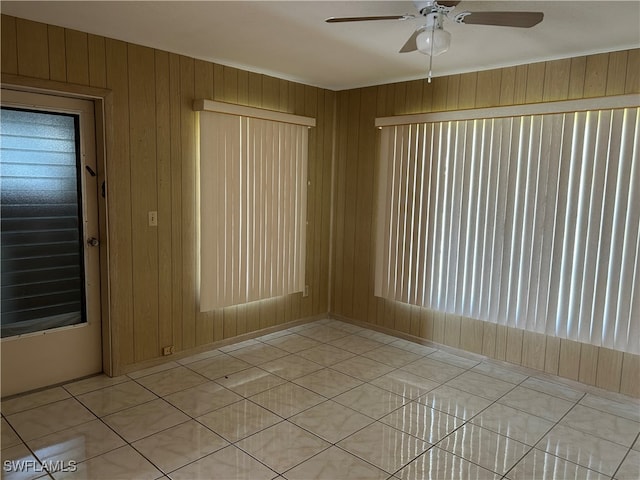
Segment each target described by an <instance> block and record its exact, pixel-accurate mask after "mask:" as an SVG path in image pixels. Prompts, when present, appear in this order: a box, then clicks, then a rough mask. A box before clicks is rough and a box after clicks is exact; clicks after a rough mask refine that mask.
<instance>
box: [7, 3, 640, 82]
mask: <svg viewBox="0 0 640 480" xmlns="http://www.w3.org/2000/svg"><path fill="white" fill-rule="evenodd" d="M1 10H2V13H6V14H9V15H14V16H17V17H22V18H27V19H31V20H36V21H40V22H45V23H49V24H52V25H60V26H64V27H68V28H73V29H77V30H81V31H84V32H89V33H95V34H98V35H104V36H107V37H111V38H116V39H119V40H125V41H128V42H132V43H136V44H140V45H145V46H150V47H155V48H158V49H161V50H166V51H169V52H174V53H179V54H183V55H188V56H191V57H195V58H199V59H203V60H209V61H212V62H216V63H220V64H223V65H229V66H234V67H238V68H242V69H245V70H249V71H254V72H259V73H265V74H269V75H273V76H276V77H280V78H285V79H288V80H294V81H298V82H302V83H306V84H309V85H316V86H320V87H324V88H329V89H332V90H342V89H346V88H354V87H360V86H367V85H376V84H382V83H391V82H396V81H403V80H413V79H417V78H424V77H425V76H426V72H427V63H428V59H429V57H428V56H425V55H423V54H421V53H419V52H412V53H404V54H400V53H398V50H399V49H400V48H401V47H402V45H403V44H404V43H405V41H406V40H407V38H408V37H409V36H410V35H411V34H412V33H413V31H414V30H415V29H416V28H417V27H418V26H419V25H421V24H422V23H424V21H423V20H424V19H422V18H421V17H420V16H418V18H416V19H413V20H406V21H376V22H358V23H346V24H345V23H343V24H327V23H325V22H324V20H325V19H326V18H328V17H331V16H336V17H339V16H362V15H390V14H391V15H402V14H405V13H416V11H415V7H414V5H413V2H411V1H343V2H331V1H258V2H249V1H231V2H221V1H199V2H188V1H123V2H115V1H73V2H58V1H45V2H31V1H19V2H11V1H3V2H2V4H1ZM464 10H471V11H485V10H489V11H501V10H522V11H541V12H544V14H545V18H544V20H543V22H542V23H541V24H539V25H537V26H535V27H533V28H531V29H520V28H505V27H488V26H478V25H459V24H455V23H453V22H451V21H447V22H446V23H445V29H446V30H448V31H450V32H451V35H452V42H451V48H450V49H449V51H448V52H447V53H445V54H443V55H441V56H439V57H434V62H433V75H434V76H441V75H450V74H454V73H463V72H469V71H479V70H486V69H490V68H496V67H503V66H511V65H518V64H523V63H531V62H537V61H543V60H551V59H558V58H568V57H573V56H579V55H586V54H591V53H601V52H608V51H616V50H623V49H628V48H637V47H640V1H638V0H629V1H608V0H601V1H599V2H596V1H579V2H576V1H472V0H466V1H463V2H462V3H461V4H460V5H458V7H457V8H456V10H455V12H460V11H464ZM421 20H422V23H421Z"/></svg>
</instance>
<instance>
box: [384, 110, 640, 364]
mask: <svg viewBox="0 0 640 480" xmlns="http://www.w3.org/2000/svg"><path fill="white" fill-rule="evenodd" d="M639 110H640V109H638V108H636V107H632V108H615V109H602V110H593V111H580V112H571V113H553V114H540V115H537V114H536V115H521V116H509V117H499V118H476V119H471V120H455V121H436V122H430V123H413V124H407V125H395V126H385V127H383V128H382V131H381V149H380V176H379V179H380V181H379V185H378V210H377V238H376V240H377V244H376V249H377V251H376V252H377V258H376V279H375V294H376V295H377V296H380V297H384V298H388V299H391V300H397V301H400V302H405V303H410V304H414V305H420V306H424V307H429V308H432V309H435V310H439V311H444V312H449V313H454V314H458V315H463V316H466V317H470V318H475V319H480V320H484V321H488V322H494V323H498V324H501V325H508V326H511V327H516V328H520V329H525V330H529V331H533V332H539V333H544V334H547V335H552V336H557V337H561V338H568V339H571V340H576V341H580V342H584V343H590V344H594V345H598V346H604V347H607V348H612V349H615V350H621V351H627V352H631V353H640V291H639V290H640V251H639V250H640V161H639V159H638V155H639V153H638V151H639V148H640V134H639V128H640V127H639V122H640V119H639V118H638V117H639V114H640V112H639Z"/></svg>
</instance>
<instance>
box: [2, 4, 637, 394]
mask: <svg viewBox="0 0 640 480" xmlns="http://www.w3.org/2000/svg"><path fill="white" fill-rule="evenodd" d="M1 41H2V44H1V48H2V66H1V70H2V73H3V74H8V75H18V76H20V77H23V78H28V79H38V80H42V81H52V82H61V83H60V84H66V85H73V86H86V87H96V88H102V89H108V90H110V91H111V92H112V101H113V109H112V112H111V113H112V115H111V118H110V119H108V120H110V123H109V124H108V125H106V131H107V136H108V138H107V145H109V146H110V148H109V150H108V151H107V161H106V163H107V172H106V175H107V183H108V221H109V224H108V227H109V253H110V257H109V262H110V263H109V274H110V277H109V278H110V284H109V288H110V305H109V307H110V311H111V328H112V332H111V333H112V355H113V367H114V369H113V373H114V374H118V373H122V372H124V371H129V370H132V369H134V368H136V365H137V364H143V363H148V362H150V361H151V362H152V361H154V359H159V358H160V357H161V349H162V347H163V346H165V345H175V348H176V351H177V352H180V351H185V350H189V349H194V348H196V347H198V346H204V345H207V344H209V343H212V342H214V341H218V340H222V339H227V338H231V337H234V336H237V335H241V334H243V333H248V332H252V331H256V330H259V329H262V328H266V327H269V326H274V325H278V324H281V323H285V322H288V321H292V320H296V319H302V318H308V317H310V316H313V315H318V314H323V313H326V312H327V310H328V308H330V310H331V311H332V312H335V313H337V314H339V315H343V316H345V317H349V318H353V319H357V320H362V321H367V322H371V323H374V324H378V325H382V326H385V327H387V328H391V329H394V330H397V331H400V332H404V333H408V334H412V335H415V336H418V337H421V338H426V339H430V340H433V341H435V342H439V343H444V344H447V345H451V346H454V347H459V348H463V349H466V350H469V351H472V352H477V353H481V354H484V355H487V356H489V357H492V358H497V359H501V360H506V361H509V362H512V363H516V364H521V365H525V366H528V367H532V368H537V369H539V370H544V371H546V372H549V373H553V374H558V375H561V376H564V377H567V378H572V379H575V380H580V381H582V382H585V383H589V384H593V385H598V386H601V387H604V388H607V389H609V390H614V391H621V392H623V393H628V394H631V395H635V396H640V381H639V377H640V357H638V356H634V355H628V354H622V353H620V352H615V351H612V350H608V349H604V348H598V347H594V346H591V345H585V344H579V343H576V342H572V341H565V340H560V339H558V338H554V337H546V336H544V335H539V334H533V333H529V332H524V331H522V330H516V329H512V328H509V327H502V326H497V325H494V324H489V323H484V322H480V321H477V320H472V319H467V318H461V317H457V316H452V315H444V314H442V313H438V312H431V311H428V310H426V309H421V308H418V307H410V306H407V305H403V304H399V303H394V302H389V301H385V300H382V299H380V298H377V297H375V296H374V295H373V279H374V277H373V265H374V258H373V254H374V251H373V243H372V239H373V228H372V227H373V214H374V212H373V208H374V185H375V184H376V168H377V162H376V158H377V157H376V155H377V152H376V145H377V136H376V135H377V134H376V130H375V129H374V127H373V119H374V118H375V117H377V116H390V115H402V114H410V113H420V112H431V111H443V110H456V109H464V108H478V107H489V106H498V105H514V104H522V103H535V102H541V101H554V100H565V99H576V98H588V97H598V96H603V95H617V94H623V93H632V92H640V50H630V51H622V52H615V53H610V54H600V55H592V56H587V57H578V58H573V59H566V60H558V61H552V62H544V63H536V64H531V65H523V66H518V67H512V68H503V69H497V70H489V71H484V72H477V73H470V74H463V75H453V76H449V77H442V78H435V79H434V80H433V83H431V84H428V83H427V82H426V81H423V80H417V81H413V82H403V83H397V84H393V85H381V86H377V87H369V88H362V89H354V90H348V91H342V92H338V93H336V92H331V91H328V90H323V89H318V88H314V87H309V86H305V85H301V84H296V83H292V82H288V81H284V80H280V79H276V78H273V77H268V76H264V75H259V74H254V73H250V72H246V71H242V70H238V69H234V68H229V67H224V66H221V65H216V64H212V63H209V62H205V61H200V60H194V59H192V58H188V57H184V56H180V55H176V54H172V53H168V52H163V51H160V50H154V49H151V48H146V47H141V46H137V45H133V44H128V43H125V42H121V41H118V40H112V39H108V38H104V37H100V36H95V35H91V34H86V33H82V32H77V31H73V30H68V29H64V28H60V27H56V26H52V25H46V24H42V23H36V22H31V21H28V20H23V19H19V18H14V17H9V16H5V15H2V40H1ZM202 97H204V98H208V99H213V100H219V101H226V102H233V103H238V104H243V105H250V106H256V107H263V108H268V109H274V110H279V111H283V112H288V113H294V114H299V115H308V116H315V117H316V118H317V121H318V126H317V128H315V129H313V130H312V131H311V134H310V153H309V179H310V181H311V184H310V187H309V203H308V213H307V216H308V220H309V226H308V235H307V238H308V244H307V259H306V269H307V283H308V284H309V285H310V294H309V296H308V297H305V298H302V296H301V295H299V294H296V295H290V296H288V297H285V298H279V299H275V300H268V301H264V302H256V303H252V304H248V305H245V306H240V307H234V308H228V309H224V310H220V311H214V312H210V313H206V314H202V313H200V312H199V311H198V308H197V291H196V290H197V278H196V273H197V264H196V261H197V251H196V216H195V214H196V196H195V192H196V189H195V182H196V168H195V167H196V163H195V162H196V157H195V155H196V151H195V148H196V144H195V139H194V125H195V115H194V113H193V112H192V109H191V102H192V100H193V99H194V98H202ZM334 111H336V113H337V120H336V124H335V125H334V123H333V122H334ZM334 132H335V135H336V154H337V155H336V176H335V182H336V189H335V192H334V194H335V200H336V201H335V205H334V209H333V212H331V206H330V199H331V193H332V192H331V180H332V179H331V154H332V142H333V136H334ZM150 210H156V211H158V219H159V221H158V227H155V228H154V227H148V226H147V212H148V211H150ZM331 213H333V215H334V224H333V230H334V235H333V239H334V240H333V245H332V248H333V257H332V259H330V258H329V242H330V238H329V233H330V230H331V228H330V216H331ZM330 261H331V262H332V265H331V268H332V271H333V274H332V279H331V282H332V285H331V299H332V300H331V305H330V306H328V298H329V286H328V285H329V280H330V279H329V263H330Z"/></svg>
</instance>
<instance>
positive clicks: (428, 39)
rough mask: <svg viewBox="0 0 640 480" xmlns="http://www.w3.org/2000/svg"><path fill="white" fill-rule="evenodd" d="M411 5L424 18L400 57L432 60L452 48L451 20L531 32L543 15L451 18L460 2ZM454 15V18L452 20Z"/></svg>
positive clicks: (479, 14)
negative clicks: (415, 55) (412, 55)
mask: <svg viewBox="0 0 640 480" xmlns="http://www.w3.org/2000/svg"><path fill="white" fill-rule="evenodd" d="M413 3H414V5H415V7H416V9H417V11H418V12H419V15H420V16H422V17H424V18H425V23H424V24H422V25H420V26H419V27H418V28H417V29H416V30H415V32H413V34H412V35H411V36H410V37H409V39H408V40H407V41H406V43H405V44H404V46H403V47H402V48H401V49H400V53H407V52H415V51H416V50H417V51H419V52H421V53H424V54H425V55H430V56H431V57H434V56H436V55H440V54H442V53H444V52H446V51H447V50H448V49H449V46H450V44H451V34H450V33H449V32H447V31H446V30H445V29H444V28H443V22H444V19H445V18H447V19H449V18H451V19H452V20H453V21H454V22H456V23H461V24H465V25H492V26H501V27H519V28H530V27H533V26H535V25H537V24H538V23H540V22H541V21H542V19H543V18H544V14H543V13H542V12H517V11H514V12H468V11H463V12H460V13H457V14H455V15H453V11H454V10H455V8H456V7H457V6H458V4H459V3H460V1H444V0H431V1H429V0H423V1H415V0H414V2H413ZM452 15H453V17H451V16H452ZM416 17H417V15H415V14H406V15H384V16H369V17H339V18H336V17H331V18H327V19H326V20H325V21H326V22H327V23H343V22H363V21H370V20H411V19H414V18H416Z"/></svg>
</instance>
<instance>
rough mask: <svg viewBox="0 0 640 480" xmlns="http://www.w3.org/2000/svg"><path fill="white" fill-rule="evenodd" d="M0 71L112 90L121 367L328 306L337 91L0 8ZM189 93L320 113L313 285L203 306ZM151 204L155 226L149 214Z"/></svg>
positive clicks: (116, 328) (113, 258)
mask: <svg viewBox="0 0 640 480" xmlns="http://www.w3.org/2000/svg"><path fill="white" fill-rule="evenodd" d="M2 73H3V75H17V76H20V77H23V78H27V79H40V80H45V81H54V82H62V83H63V84H66V85H75V86H87V87H97V88H102V89H108V90H110V91H111V92H112V93H111V99H112V102H113V103H112V105H113V109H112V116H111V119H107V120H108V125H106V131H107V137H108V138H107V146H108V147H109V148H108V150H107V160H106V165H107V168H106V169H107V171H106V176H107V191H108V202H107V207H108V230H109V254H110V257H109V274H110V285H109V287H110V291H111V295H110V311H111V328H112V355H113V366H114V370H113V373H114V374H118V373H122V372H123V371H128V370H131V369H132V368H134V366H135V364H138V363H140V362H145V363H149V361H151V360H152V359H155V358H159V357H160V356H161V355H162V353H161V352H162V347H163V346H167V345H174V346H175V350H176V351H177V352H180V351H184V350H189V349H193V348H195V347H198V346H202V345H206V344H209V343H212V342H214V341H218V340H222V339H226V338H230V337H234V336H237V335H240V334H243V333H248V332H252V331H255V330H259V329H262V328H266V327H269V326H274V325H277V324H280V323H284V322H288V321H292V320H296V319H302V318H307V317H310V316H313V315H317V314H323V313H326V312H327V311H328V284H329V278H328V275H329V274H328V272H329V231H330V228H329V220H330V213H331V212H330V199H331V194H330V189H331V178H330V177H331V157H332V142H333V132H334V130H335V129H334V125H333V122H334V108H335V96H336V94H335V93H334V92H331V91H328V90H323V89H319V88H315V87H309V86H305V85H301V84H297V83H292V82H288V81H285V80H279V79H276V78H273V77H269V76H265V75H259V74H254V73H249V72H246V71H242V70H238V69H234V68H229V67H224V66H221V65H216V64H213V63H209V62H205V61H200V60H194V59H193V58H188V57H184V56H180V55H176V54H172V53H168V52H164V51H160V50H154V49H152V48H146V47H141V46H138V45H133V44H128V43H125V42H121V41H118V40H112V39H109V38H104V37H100V36H95V35H91V34H86V33H82V32H78V31H74V30H68V29H64V28H60V27H56V26H52V25H46V24H42V23H36V22H32V21H28V20H23V19H20V18H14V17H9V16H5V15H2ZM44 84H46V82H45V83H44ZM194 98H206V99H212V100H219V101H225V102H232V103H238V104H242V105H249V106H255V107H262V108H267V109H272V110H278V111H282V112H287V113H293V114H298V115H306V116H311V117H316V118H317V127H316V128H314V129H312V130H311V131H310V136H309V180H310V186H309V187H308V188H309V190H308V211H307V219H308V233H307V258H306V277H307V282H306V283H307V284H308V285H309V286H310V292H309V296H308V297H305V298H303V297H302V295H301V294H295V295H290V296H287V297H283V298H278V299H274V300H269V301H264V302H256V303H252V304H248V305H245V306H240V307H234V308H227V309H224V310H219V311H213V312H209V313H200V312H199V309H198V307H197V295H198V292H197V283H198V282H197V251H196V240H197V238H196V222H197V219H196V180H197V179H196V143H195V120H196V116H195V114H194V112H193V111H192V102H193V100H194ZM109 120H110V122H109ZM152 210H156V211H157V212H158V226H157V227H148V226H147V212H148V211H152Z"/></svg>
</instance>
